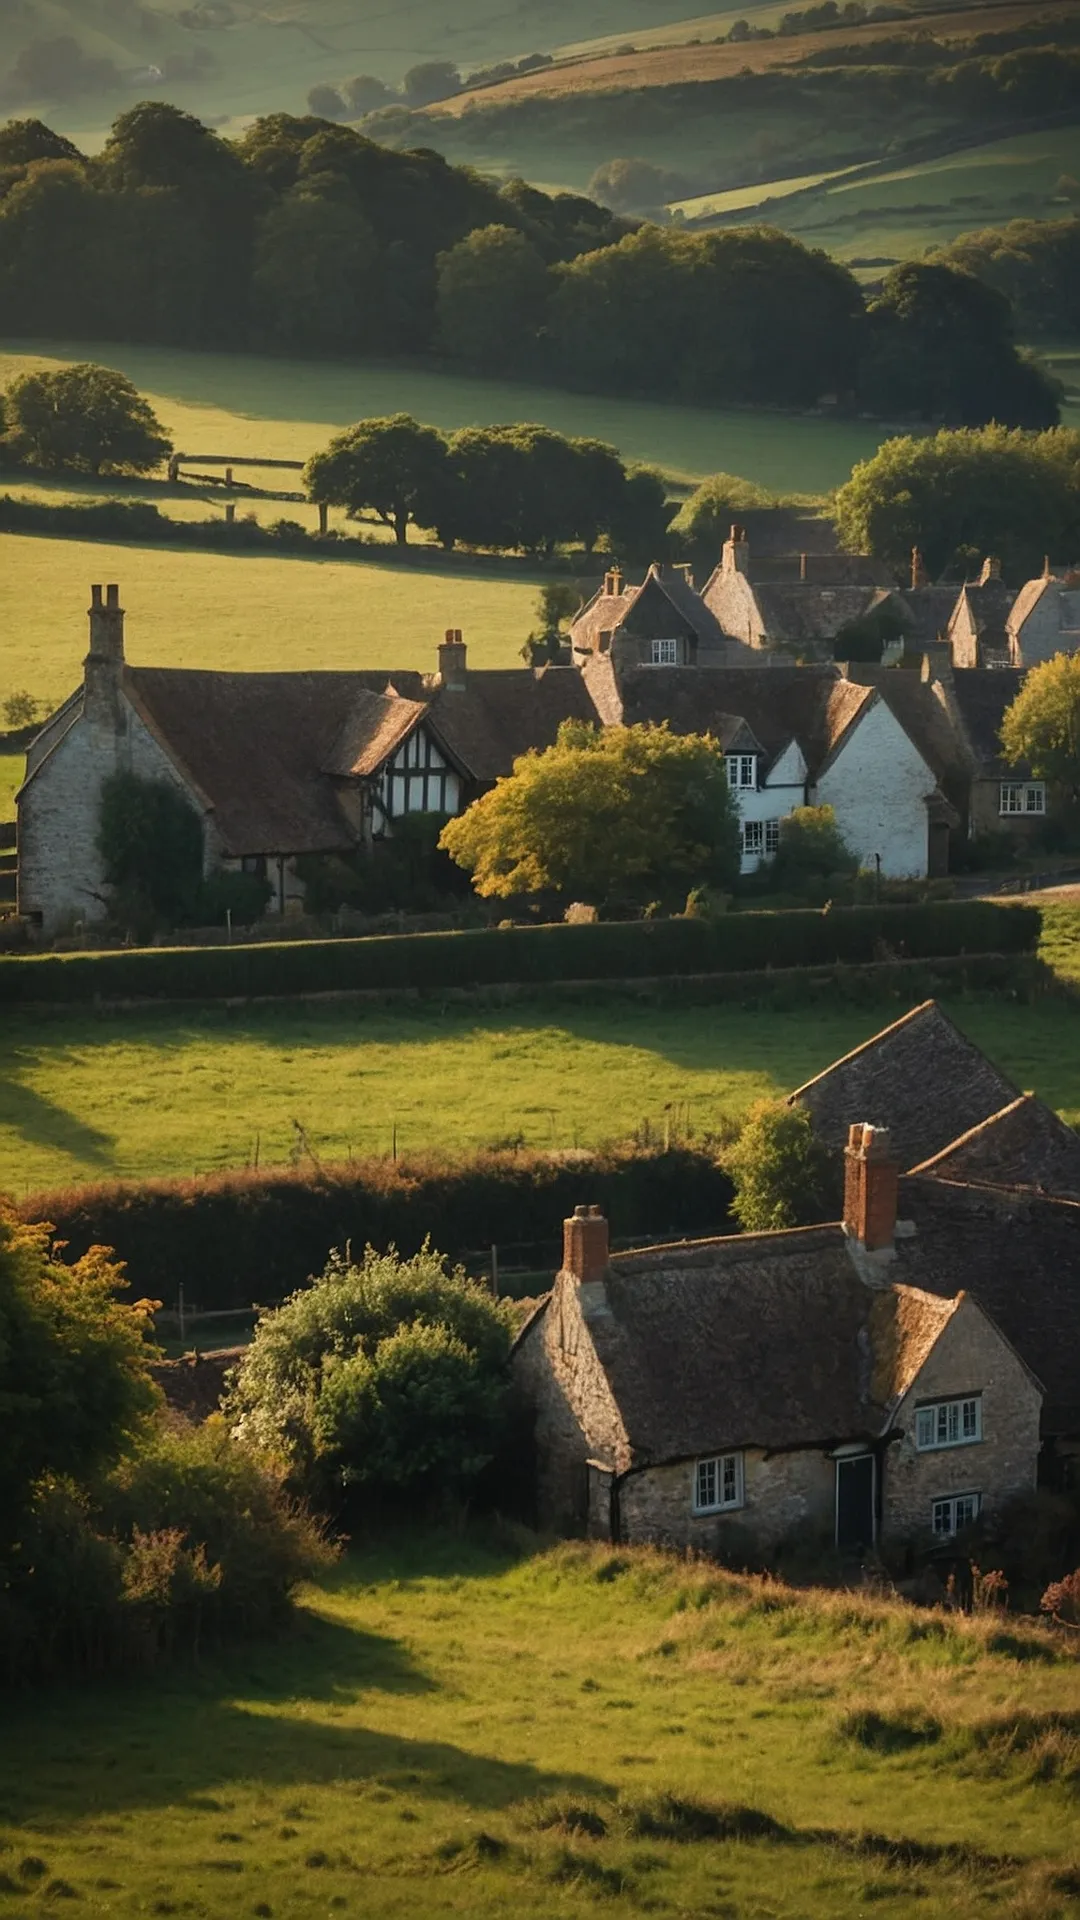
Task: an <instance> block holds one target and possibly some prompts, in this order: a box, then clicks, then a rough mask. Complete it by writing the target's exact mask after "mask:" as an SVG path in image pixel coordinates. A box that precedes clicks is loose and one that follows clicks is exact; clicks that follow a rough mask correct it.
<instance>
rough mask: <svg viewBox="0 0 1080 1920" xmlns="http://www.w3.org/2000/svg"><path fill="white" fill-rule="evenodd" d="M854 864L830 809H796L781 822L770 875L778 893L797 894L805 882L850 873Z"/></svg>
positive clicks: (852, 855) (851, 854) (853, 868)
mask: <svg viewBox="0 0 1080 1920" xmlns="http://www.w3.org/2000/svg"><path fill="white" fill-rule="evenodd" d="M858 864H859V863H858V861H857V860H856V858H855V855H854V854H853V853H852V851H851V849H850V847H849V846H848V844H847V842H846V841H845V839H844V837H843V834H842V833H841V832H840V829H839V827H838V826H837V824H836V815H835V813H834V812H833V809H832V808H831V807H796V808H795V809H794V811H793V812H792V813H789V814H788V816H787V818H786V819H785V820H781V822H780V846H779V848H778V850H777V855H776V858H775V860H774V861H773V864H772V874H771V879H772V882H773V884H774V885H775V886H777V887H779V888H780V890H781V891H792V892H798V891H799V890H800V888H802V887H803V886H805V885H806V883H807V881H812V880H818V879H820V880H827V879H829V878H831V877H832V875H834V874H852V873H854V872H855V870H856V868H857V866H858Z"/></svg>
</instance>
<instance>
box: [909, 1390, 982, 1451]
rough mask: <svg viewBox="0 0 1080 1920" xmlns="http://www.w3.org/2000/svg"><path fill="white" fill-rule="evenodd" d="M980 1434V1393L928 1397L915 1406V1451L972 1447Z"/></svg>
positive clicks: (977, 1441)
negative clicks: (951, 1398)
mask: <svg viewBox="0 0 1080 1920" xmlns="http://www.w3.org/2000/svg"><path fill="white" fill-rule="evenodd" d="M982 1437H983V1431H982V1395H981V1394H979V1393H964V1394H960V1395H958V1396H957V1398H956V1399H955V1400H930V1401H927V1403H926V1404H925V1405H924V1406H921V1407H920V1406H917V1407H916V1408H915V1448H916V1451H917V1452H918V1453H942V1452H944V1451H945V1450H946V1449H948V1448H951V1447H974V1446H977V1445H978V1443H979V1441H980V1440H981V1439H982Z"/></svg>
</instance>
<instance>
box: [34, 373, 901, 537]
mask: <svg viewBox="0 0 1080 1920" xmlns="http://www.w3.org/2000/svg"><path fill="white" fill-rule="evenodd" d="M71 360H99V361H101V362H103V363H104V364H105V365H106V366H113V367H119V368H120V369H121V371H122V372H124V373H126V374H127V375H128V376H129V377H130V378H131V379H132V380H134V381H135V383H136V385H137V386H138V387H139V388H140V389H141V390H142V391H143V392H144V393H146V394H147V395H148V396H149V398H150V399H151V401H152V402H153V405H154V407H155V409H156V410H157V412H158V414H159V416H160V417H161V419H162V420H163V421H164V423H165V425H166V427H167V428H168V429H169V432H170V433H171V434H172V435H173V437H174V438H175V441H176V444H177V446H178V447H180V448H181V449H182V450H183V451H184V452H187V453H203V454H211V453H219V454H229V453H232V454H237V455H242V456H244V457H251V458H255V457H258V456H260V455H261V456H262V457H264V458H266V459H271V460H306V459H307V458H308V456H309V454H311V453H314V452H315V450H316V449H317V448H318V447H320V446H322V445H324V444H325V442H326V441H327V440H328V439H329V437H330V435H331V434H332V433H335V432H336V431H338V429H340V428H341V427H343V426H348V425H349V424H350V423H351V422H352V421H354V420H359V419H362V418H364V417H365V416H367V415H371V414H387V413H396V412H400V411H404V412H407V413H412V414H415V415H416V416H417V418H418V419H420V420H426V421H430V422H431V423H432V425H434V426H437V427H443V428H446V429H450V428H456V427H463V426H471V425H486V424H492V423H495V422H497V421H501V420H540V421H543V422H544V423H545V424H546V425H547V426H549V427H554V428H555V429H556V430H557V431H558V432H560V433H570V434H588V435H592V436H593V437H594V438H596V439H600V440H606V441H610V442H611V443H612V444H613V445H614V446H616V447H618V449H619V451H620V452H621V453H622V454H623V456H624V458H626V459H627V460H643V461H648V462H650V463H652V464H653V465H656V466H660V467H663V468H664V469H665V470H666V471H668V472H670V473H671V474H672V475H674V476H675V477H677V478H683V479H700V478H701V476H702V475H703V474H707V473H717V472H719V471H723V472H725V473H739V474H745V475H746V477H747V478H748V479H751V480H756V481H758V482H759V483H760V484H761V485H762V486H766V487H771V488H774V489H777V490H780V491H782V492H785V493H823V492H827V491H828V490H829V489H831V488H832V487H836V486H839V485H840V484H841V482H842V481H844V480H846V479H847V477H848V474H849V473H850V471H851V468H852V466H853V465H854V463H855V461H856V460H864V459H867V458H868V457H869V455H870V454H872V453H873V452H874V450H875V448H876V447H877V446H878V445H879V443H880V441H881V439H882V437H883V436H882V432H881V430H880V429H879V428H877V427H876V426H875V425H874V424H873V423H872V422H869V421H862V420H858V421H838V420H828V419H813V418H809V417H807V416H806V415H787V414H777V413H767V412H766V413H762V412H754V411H751V410H746V411H742V412H719V411H712V410H710V409H709V408H706V407H694V406H675V405H670V406H669V405H666V404H665V403H664V402H662V401H650V400H615V399H604V398H599V397H597V396H595V395H589V394H576V393H575V394H571V393H562V392H560V391H559V390H558V389H556V388H551V387H536V386H528V385H525V384H524V383H522V382H514V381H504V380H481V379H477V378H475V377H473V376H467V375H464V374H453V373H439V372H436V371H433V370H430V369H424V368H418V367H414V366H407V365H394V364H384V363H378V362H360V363H349V362H345V361H325V360H272V359H262V358H259V357H257V356H256V355H244V354H226V353H194V352H183V351H181V350H179V349H172V348H165V347H140V346H128V345H118V344H116V343H115V342H114V343H111V344H110V343H103V342H97V343H94V342H92V341H60V342H57V343H55V344H53V343H50V344H49V345H48V347H47V348H43V347H42V346H41V344H40V343H35V342H32V341H13V340H8V341H3V340H0V387H3V386H5V385H6V384H7V382H8V381H9V380H10V379H12V378H13V376H14V375H15V374H17V373H18V372H20V371H22V370H24V369H28V368H34V367H41V366H46V365H48V366H55V365H57V364H60V363H62V362H65V361H71ZM283 484H285V485H287V486H289V487H291V486H292V485H293V484H294V480H293V477H292V476H286V479H285V481H284V482H283ZM264 511H265V509H264V508H260V513H263V512H264ZM275 511H278V510H277V509H275ZM280 511H282V512H285V511H287V509H284V508H283V509H280Z"/></svg>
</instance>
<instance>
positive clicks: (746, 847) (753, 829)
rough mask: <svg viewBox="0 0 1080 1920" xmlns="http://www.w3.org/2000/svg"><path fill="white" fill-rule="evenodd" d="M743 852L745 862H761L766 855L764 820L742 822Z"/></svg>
mask: <svg viewBox="0 0 1080 1920" xmlns="http://www.w3.org/2000/svg"><path fill="white" fill-rule="evenodd" d="M742 852H743V858H744V860H760V859H762V858H763V856H764V853H765V822H764V820H744V821H743V822H742Z"/></svg>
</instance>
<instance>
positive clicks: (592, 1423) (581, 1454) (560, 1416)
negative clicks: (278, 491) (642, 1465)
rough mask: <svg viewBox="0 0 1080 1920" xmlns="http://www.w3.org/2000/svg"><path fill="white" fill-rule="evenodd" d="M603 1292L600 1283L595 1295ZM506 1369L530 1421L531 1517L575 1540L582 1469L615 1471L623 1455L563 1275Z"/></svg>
mask: <svg viewBox="0 0 1080 1920" xmlns="http://www.w3.org/2000/svg"><path fill="white" fill-rule="evenodd" d="M602 1290H603V1283H602V1282H601V1283H599V1288H598V1291H599V1294H600V1295H602ZM588 1291H590V1290H587V1292H588ZM601 1310H602V1302H601ZM513 1368H514V1376H515V1379H516V1380H517V1382H518V1385H519V1387H520V1388H521V1391H522V1392H523V1393H524V1395H525V1397H526V1399H527V1400H528V1402H529V1403H530V1405H531V1406H532V1408H533V1410H534V1414H535V1419H536V1451H537V1461H538V1469H537V1471H538V1486H537V1510H538V1516H537V1517H538V1519H539V1521H540V1524H541V1526H544V1527H550V1528H552V1529H553V1530H554V1531H556V1532H558V1533H582V1532H584V1531H586V1529H587V1527H588V1526H589V1524H590V1513H589V1509H590V1506H591V1505H592V1504H593V1502H592V1501H591V1499H590V1492H589V1469H588V1462H589V1461H594V1462H596V1463H597V1465H599V1466H604V1467H610V1468H613V1469H615V1470H621V1469H622V1468H623V1467H625V1466H626V1465H627V1464H628V1460H629V1454H628V1448H627V1443H626V1435H625V1432H624V1429H623V1425H622V1421H621V1420H620V1418H619V1413H618V1409H617V1408H616V1406H615V1402H614V1400H613V1399H612V1396H611V1389H610V1387H609V1386H608V1383H607V1379H606V1376H605V1374H604V1371H603V1369H602V1367H601V1365H600V1362H599V1360H598V1359H597V1357H596V1350H595V1348H594V1346H593V1344H592V1341H591V1339H590V1338H589V1331H588V1326H587V1323H586V1319H585V1316H584V1314H583V1312H582V1303H581V1297H580V1291H579V1289H578V1286H577V1284H576V1282H575V1281H574V1280H573V1279H572V1278H571V1276H570V1275H569V1274H566V1273H561V1274H559V1276H558V1278H557V1279H556V1282H555V1286H554V1288H553V1290H552V1294H551V1298H550V1299H549V1301H548V1303H547V1305H546V1307H544V1308H543V1309H542V1311H541V1312H540V1314H539V1315H538V1316H537V1318H536V1319H535V1320H534V1321H533V1322H532V1325H531V1326H530V1327H529V1328H528V1329H527V1330H526V1332H525V1334H524V1335H523V1336H522V1338H521V1340H520V1341H519V1343H518V1345H517V1347H516V1348H515V1350H514V1359H513ZM599 1505H600V1503H599V1500H598V1501H597V1511H599Z"/></svg>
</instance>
